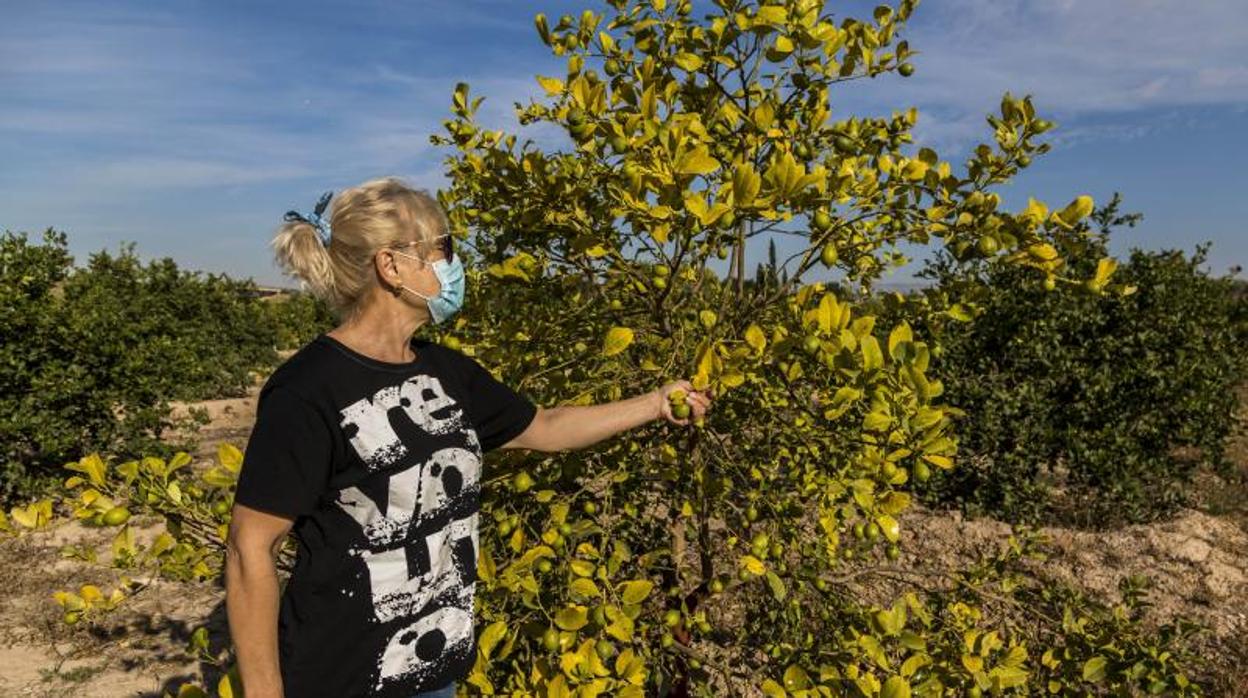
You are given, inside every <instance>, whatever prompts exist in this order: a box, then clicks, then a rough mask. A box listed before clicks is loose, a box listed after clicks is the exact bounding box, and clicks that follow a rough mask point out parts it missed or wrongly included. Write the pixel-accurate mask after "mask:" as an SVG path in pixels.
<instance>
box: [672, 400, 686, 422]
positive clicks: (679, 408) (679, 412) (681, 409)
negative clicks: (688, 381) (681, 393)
mask: <svg viewBox="0 0 1248 698" xmlns="http://www.w3.org/2000/svg"><path fill="white" fill-rule="evenodd" d="M689 412H690V407H689V404H688V403H684V402H682V403H680V404H679V405H672V416H673V417H675V418H676V419H687V418H688V417H689Z"/></svg>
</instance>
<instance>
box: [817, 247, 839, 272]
mask: <svg viewBox="0 0 1248 698" xmlns="http://www.w3.org/2000/svg"><path fill="white" fill-rule="evenodd" d="M837 258H838V255H837V252H836V245H835V244H833V243H831V242H829V243H825V244H824V246H823V249H822V250H820V251H819V261H821V262H823V266H825V267H832V266H834V265H835V264H836V260H837Z"/></svg>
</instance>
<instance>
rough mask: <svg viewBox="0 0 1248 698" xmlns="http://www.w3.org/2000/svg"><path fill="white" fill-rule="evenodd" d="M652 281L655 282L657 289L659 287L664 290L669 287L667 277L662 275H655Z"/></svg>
mask: <svg viewBox="0 0 1248 698" xmlns="http://www.w3.org/2000/svg"><path fill="white" fill-rule="evenodd" d="M651 283H653V284H654V287H655V288H657V289H659V290H660V291H662V290H663V289H665V288H667V279H665V278H663V277H661V276H656V277H654V279H653V280H651Z"/></svg>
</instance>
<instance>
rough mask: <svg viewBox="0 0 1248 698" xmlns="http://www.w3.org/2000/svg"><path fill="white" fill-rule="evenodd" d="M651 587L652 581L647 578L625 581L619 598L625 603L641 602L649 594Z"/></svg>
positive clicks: (652, 586)
mask: <svg viewBox="0 0 1248 698" xmlns="http://www.w3.org/2000/svg"><path fill="white" fill-rule="evenodd" d="M652 589H654V582H651V581H649V580H644V579H641V580H635V581H631V582H625V583H624V588H623V590H622V591H621V592H620V599H621V600H622V601H623V602H624V603H625V604H635V603H641V602H642V601H644V600H645V598H646V597H647V596H649V595H650V591H651V590H652Z"/></svg>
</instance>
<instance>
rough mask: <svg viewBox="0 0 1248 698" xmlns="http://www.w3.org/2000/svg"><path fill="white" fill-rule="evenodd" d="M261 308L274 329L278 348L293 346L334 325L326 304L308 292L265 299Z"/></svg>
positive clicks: (335, 321) (291, 347) (331, 314)
mask: <svg viewBox="0 0 1248 698" xmlns="http://www.w3.org/2000/svg"><path fill="white" fill-rule="evenodd" d="M263 307H264V310H265V312H266V313H267V314H268V316H269V321H270V322H272V323H273V325H274V327H275V328H276V330H277V348H278V349H297V348H299V347H301V346H303V345H304V344H307V343H308V342H310V341H312V339H313V338H314V337H316V336H317V335H318V334H320V333H322V332H326V331H328V330H330V329H333V327H334V325H336V324H338V323H337V320H336V318H335V317H334V313H333V310H332V309H331V308H330V307H329V304H328V303H326V302H325V301H323V300H321V299H319V298H317V297H316V296H314V295H312V294H311V293H291V294H282V295H278V296H274V297H272V298H267V299H265V302H264V304H263Z"/></svg>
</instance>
